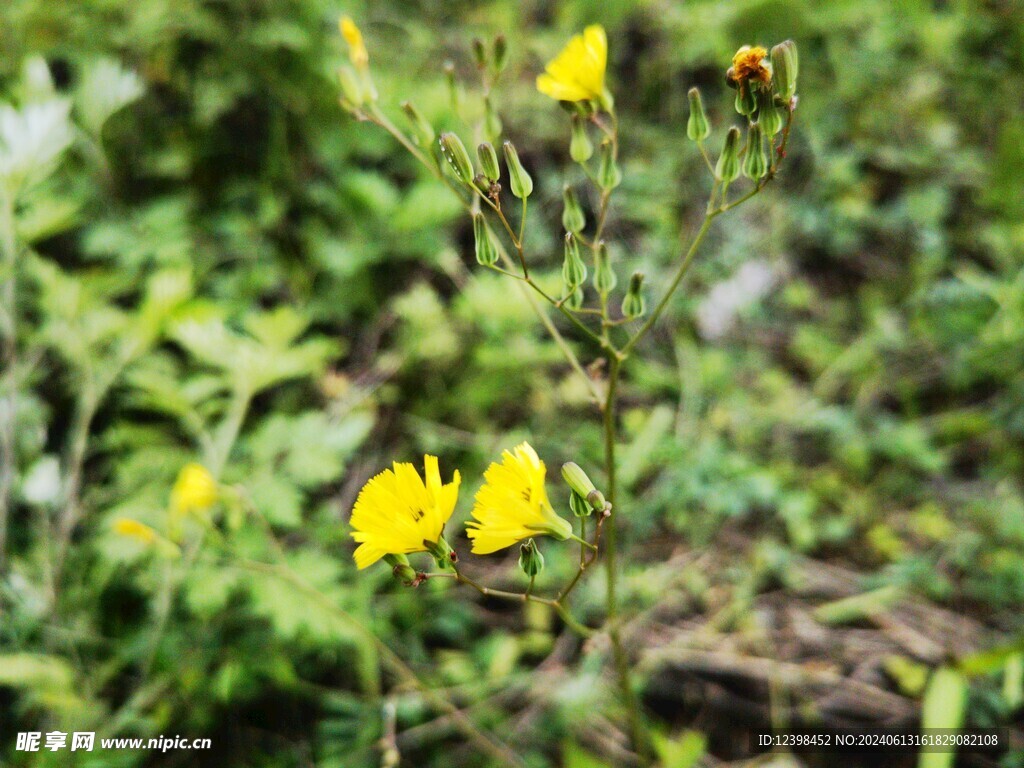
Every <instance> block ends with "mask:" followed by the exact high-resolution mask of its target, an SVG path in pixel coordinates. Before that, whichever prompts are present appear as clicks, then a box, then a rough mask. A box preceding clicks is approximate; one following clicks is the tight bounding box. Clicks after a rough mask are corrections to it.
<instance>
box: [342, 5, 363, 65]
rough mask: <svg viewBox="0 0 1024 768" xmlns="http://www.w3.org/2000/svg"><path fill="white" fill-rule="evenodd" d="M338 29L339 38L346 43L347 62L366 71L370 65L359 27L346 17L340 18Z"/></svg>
mask: <svg viewBox="0 0 1024 768" xmlns="http://www.w3.org/2000/svg"><path fill="white" fill-rule="evenodd" d="M338 27H339V29H341V36H342V37H344V38H345V42H346V43H348V58H349V60H350V61H351V62H352V64H353V65H355V66H356V68H358V69H366V67H367V66H368V65H369V63H370V54H369V53H368V52H367V50H366V44H365V43H364V42H363V33H362V32H360V31H359V27H357V26H356V24H355V22H354V21H352V19H350V18H349V17H348V16H342V17H341V21H340V22H339V23H338Z"/></svg>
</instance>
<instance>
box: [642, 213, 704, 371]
mask: <svg viewBox="0 0 1024 768" xmlns="http://www.w3.org/2000/svg"><path fill="white" fill-rule="evenodd" d="M716 215H717V213H714V212H713V213H709V214H706V215H705V216H704V221H703V222H702V223H701V225H700V229H698V230H697V234H696V236H695V237H694V238H693V242H692V243H690V247H689V249H688V250H687V251H686V256H684V257H683V260H682V261H681V262H680V264H679V268H678V269H676V273H675V275H674V276H673V277H672V281H671V282H670V283H669V285H668V288H667V289H666V290H665V294H664V295H663V296H662V297H661V300H660V301H659V302H658V304H657V305H656V306H655V308H654V311H653V312H651V315H650V317H648V318H647V320H646V321H645V322H644V324H643V325H641V326H640V329H639V330H638V331H637V332H636V334H635V335H634V336H633V337H632V338H631V339H630V340H629V341H628V342H626V346H624V347H623V348H622V354H623V355H628V354H629V353H630V352H631V351H632V350H633V347H635V346H636V345H637V344H638V343H639V342H640V340H641V339H642V338H643V337H644V336H646V335H647V332H648V331H650V330H651V328H652V327H653V326H654V324H655V323H656V322H658V318H659V317H661V313H662V312H664V311H665V307H667V306H668V303H669V301H671V299H672V295H673V294H674V293H675V291H676V288H678V287H679V283H680V282H682V279H683V278H684V277H685V276H686V273H687V272H688V271H689V269H690V265H691V264H692V263H693V257H694V256H696V255H697V249H698V248H700V244H701V243H702V242H703V241H704V236H705V235H706V234H707V233H708V230H709V229H710V228H711V222H712V221H714V219H715V216H716Z"/></svg>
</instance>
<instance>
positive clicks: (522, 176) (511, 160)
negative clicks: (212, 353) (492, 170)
mask: <svg viewBox="0 0 1024 768" xmlns="http://www.w3.org/2000/svg"><path fill="white" fill-rule="evenodd" d="M501 149H502V151H503V152H504V153H505V165H507V166H508V181H509V187H510V188H511V189H512V194H513V195H515V196H516V197H518V198H519V199H520V200H525V199H526V198H528V197H529V196H530V195H531V194H532V193H533V179H531V178H530V174H528V173H527V172H526V169H525V168H523V164H522V163H521V162H519V153H518V152H516V148H515V147H514V146H513V144H512V142H511V141H506V142H505V143H504V144H502V145H501Z"/></svg>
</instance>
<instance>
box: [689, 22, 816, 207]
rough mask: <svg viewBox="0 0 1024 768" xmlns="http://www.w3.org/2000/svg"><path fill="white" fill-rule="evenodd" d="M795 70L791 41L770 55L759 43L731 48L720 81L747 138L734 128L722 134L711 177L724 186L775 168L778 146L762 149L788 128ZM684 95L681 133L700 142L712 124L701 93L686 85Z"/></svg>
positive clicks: (793, 101)
mask: <svg viewBox="0 0 1024 768" xmlns="http://www.w3.org/2000/svg"><path fill="white" fill-rule="evenodd" d="M797 69H798V58H797V49H796V43H794V42H793V41H792V40H786V41H785V42H782V43H779V44H778V45H776V46H775V47H773V48H772V49H771V52H770V53H769V52H768V51H767V50H766V49H764V48H762V47H760V46H749V45H745V46H743V47H742V48H740V49H739V50H738V51H737V52H736V55H735V56H734V57H733V60H732V66H730V67H729V69H728V70H727V71H726V73H725V79H726V83H728V85H729V87H731V88H733V89H735V91H736V101H735V105H736V111H737V112H738V113H739V114H740V115H743V116H744V117H745V118H746V119H747V132H746V133H747V135H746V142H745V143H742V142H741V138H742V137H741V131H740V129H739V128H736V127H733V128H730V129H729V132H728V133H727V135H726V137H725V145H724V148H723V149H722V154H721V155H720V156H719V158H718V162H717V163H716V165H715V167H714V172H715V176H716V177H717V178H718V180H719V181H721V182H722V184H723V185H724V186H726V187H727V186H728V185H729V184H730V183H732V182H733V181H735V180H736V179H737V178H738V177H739V175H740V174H741V173H742V174H743V175H744V176H746V177H747V178H749V179H751V180H752V181H754V182H759V181H760V180H761V179H763V178H764V177H765V176H767V175H768V174H770V173H772V172H773V171H774V168H775V164H776V162H777V159H779V158H782V157H784V154H783V153H784V148H783V145H782V144H780V145H779V147H778V148H776V152H777V153H778V158H776V157H773V156H771V155H770V154H769V153H768V152H766V149H765V145H766V143H767V144H768V146H769V147H772V146H773V142H774V137H775V136H776V135H777V134H779V133H780V132H783V131H787V130H788V125H789V121H790V119H791V118H792V114H793V110H795V109H796V104H797V96H796V77H797ZM689 99H690V118H689V120H688V122H687V125H686V135H687V136H688V137H689V138H690V140H691V141H695V142H697V143H698V144H702V143H703V141H704V140H705V139H706V138H707V137H708V136H709V135H710V133H711V126H710V123H709V121H708V118H707V114H706V113H705V111H704V103H703V101H702V99H701V95H700V91H698V90H697V89H696V88H691V89H690V92H689ZM741 143H742V146H741Z"/></svg>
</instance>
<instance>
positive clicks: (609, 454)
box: [603, 355, 649, 762]
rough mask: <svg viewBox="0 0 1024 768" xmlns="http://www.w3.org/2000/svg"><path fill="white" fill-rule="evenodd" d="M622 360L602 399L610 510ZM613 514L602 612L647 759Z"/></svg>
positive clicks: (615, 362) (615, 361)
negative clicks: (622, 616) (621, 605)
mask: <svg viewBox="0 0 1024 768" xmlns="http://www.w3.org/2000/svg"><path fill="white" fill-rule="evenodd" d="M621 366H622V361H621V359H620V358H619V357H618V356H617V355H609V357H608V394H607V397H606V399H605V402H604V408H603V417H604V418H603V423H604V464H605V475H606V477H605V484H606V487H607V491H606V494H605V495H606V497H607V499H608V503H609V504H611V506H612V509H613V510H614V509H615V496H616V491H617V478H616V465H615V434H616V425H615V405H616V396H617V394H618V387H619V375H620V373H621ZM616 517H617V514H616V513H615V512H613V513H612V514H611V516H610V517H609V518H608V533H607V534H605V545H604V564H605V570H606V572H607V584H608V586H607V590H608V591H607V595H606V604H607V608H606V612H607V624H608V637H609V638H610V639H611V645H612V660H613V662H614V664H615V674H616V677H617V678H618V682H619V689H620V690H621V693H622V702H623V704H624V705H625V707H626V717H627V720H628V723H629V730H630V735H631V737H632V740H633V747H634V748H635V749H636V751H637V753H638V754H639V755H640V756H641V758H643V759H645V760H647V762H649V759H648V758H649V754H648V752H649V750H648V739H647V734H646V732H645V730H644V723H643V719H642V715H641V712H640V705H639V702H638V701H637V698H636V695H635V694H634V693H633V686H632V684H631V682H630V675H629V657H628V656H627V655H626V650H625V648H624V647H623V645H622V637H621V635H620V633H619V626H618V595H617V592H616V581H617V579H618V570H617V568H616V530H615V529H616V525H615V521H616Z"/></svg>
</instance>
